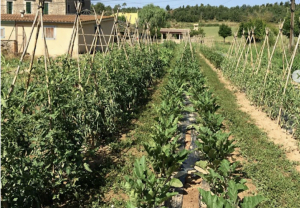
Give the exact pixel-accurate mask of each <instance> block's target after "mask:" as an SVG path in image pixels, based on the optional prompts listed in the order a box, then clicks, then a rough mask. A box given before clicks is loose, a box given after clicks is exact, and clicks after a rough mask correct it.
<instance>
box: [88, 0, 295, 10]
mask: <svg viewBox="0 0 300 208" xmlns="http://www.w3.org/2000/svg"><path fill="white" fill-rule="evenodd" d="M91 1H92V3H93V4H96V3H97V2H102V3H103V4H104V5H105V6H108V5H110V6H112V7H113V6H114V5H116V4H120V5H122V4H123V3H124V2H125V3H126V4H127V6H128V7H143V6H145V5H147V4H150V3H153V4H154V5H157V6H160V7H162V8H165V7H166V6H167V5H168V4H169V5H170V7H171V8H172V9H173V8H178V7H180V6H183V5H185V6H186V5H190V6H194V5H196V4H198V5H200V4H204V5H207V4H210V5H212V6H219V5H224V6H226V7H235V6H237V5H238V6H242V5H243V4H246V5H251V6H252V5H261V4H266V3H275V2H280V1H273V0H269V1H268V0H250V1H249V0H219V1H217V0H202V1H199V0H173V1H167V0H91ZM285 1H286V0H283V1H282V2H285ZM299 3H300V0H296V4H299Z"/></svg>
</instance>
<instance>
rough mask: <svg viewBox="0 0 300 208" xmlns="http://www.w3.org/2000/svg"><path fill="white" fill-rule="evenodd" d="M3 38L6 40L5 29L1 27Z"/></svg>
mask: <svg viewBox="0 0 300 208" xmlns="http://www.w3.org/2000/svg"><path fill="white" fill-rule="evenodd" d="M1 38H5V28H4V27H1Z"/></svg>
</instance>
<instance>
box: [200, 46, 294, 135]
mask: <svg viewBox="0 0 300 208" xmlns="http://www.w3.org/2000/svg"><path fill="white" fill-rule="evenodd" d="M242 44H244V43H243V42H242V43H241V45H242ZM238 47H240V48H238ZM248 47H251V46H249V45H248V46H247V48H248ZM252 47H253V48H252V49H250V50H249V49H248V51H246V50H247V48H246V49H245V51H242V49H241V48H242V46H236V48H235V49H232V50H235V51H234V52H232V55H230V56H227V55H225V54H222V53H219V52H216V51H215V50H214V49H212V48H207V47H205V46H203V47H201V48H200V51H201V52H202V54H203V55H204V56H205V57H206V58H208V59H209V60H210V61H211V62H212V63H213V64H214V65H215V66H216V67H217V68H220V69H221V70H222V71H223V73H224V75H225V76H226V77H228V78H229V79H230V80H231V81H232V82H233V83H234V84H235V85H237V86H238V87H239V88H240V90H241V91H243V92H245V93H246V94H247V96H248V97H249V99H250V100H251V101H252V102H253V103H254V104H255V105H256V106H259V107H260V108H262V109H263V110H264V111H265V112H266V113H267V115H268V116H269V117H270V118H272V119H278V123H279V124H280V125H281V127H282V128H285V129H287V131H288V132H289V133H290V134H293V136H294V137H295V138H298V139H299V138H300V132H299V130H300V117H299V116H300V111H299V110H300V93H299V90H300V89H299V83H296V82H294V81H293V80H292V79H291V74H292V73H293V72H294V71H296V70H298V69H299V67H300V55H299V53H297V52H296V51H297V50H298V49H297V48H295V50H294V52H295V53H294V52H293V53H294V54H295V57H294V59H293V60H292V58H293V53H288V52H287V53H286V54H285V53H283V52H282V51H281V50H282V49H281V47H279V46H278V47H275V46H274V48H270V50H267V49H265V50H264V48H263V47H264V46H261V48H258V49H256V50H257V51H258V52H259V53H256V52H257V51H256V50H255V48H254V46H252ZM271 49H272V50H273V53H272V54H273V56H272V57H271V58H270V53H271V52H272V50H271ZM289 67H290V68H289Z"/></svg>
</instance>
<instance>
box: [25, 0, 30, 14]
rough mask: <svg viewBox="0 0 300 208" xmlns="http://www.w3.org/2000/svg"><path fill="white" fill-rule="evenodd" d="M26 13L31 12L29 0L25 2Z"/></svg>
mask: <svg viewBox="0 0 300 208" xmlns="http://www.w3.org/2000/svg"><path fill="white" fill-rule="evenodd" d="M26 14H31V2H26Z"/></svg>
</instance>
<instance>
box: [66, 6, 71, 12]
mask: <svg viewBox="0 0 300 208" xmlns="http://www.w3.org/2000/svg"><path fill="white" fill-rule="evenodd" d="M70 11H71V8H70V4H68V11H67V13H68V14H69V13H70Z"/></svg>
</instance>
